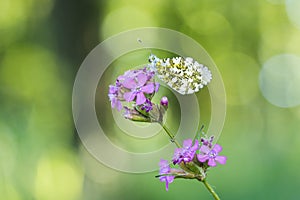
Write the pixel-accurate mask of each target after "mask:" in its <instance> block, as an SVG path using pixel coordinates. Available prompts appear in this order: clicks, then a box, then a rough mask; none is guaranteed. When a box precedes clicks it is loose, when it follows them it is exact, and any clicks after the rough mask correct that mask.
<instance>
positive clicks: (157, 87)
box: [155, 83, 160, 92]
mask: <svg viewBox="0 0 300 200" xmlns="http://www.w3.org/2000/svg"><path fill="white" fill-rule="evenodd" d="M159 86H160V84H159V83H155V92H157V91H158V89H159Z"/></svg>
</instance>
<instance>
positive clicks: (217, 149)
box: [213, 144, 222, 153]
mask: <svg viewBox="0 0 300 200" xmlns="http://www.w3.org/2000/svg"><path fill="white" fill-rule="evenodd" d="M213 150H214V151H215V152H216V153H220V152H221V151H222V147H221V145H219V144H216V145H215V146H214V148H213Z"/></svg>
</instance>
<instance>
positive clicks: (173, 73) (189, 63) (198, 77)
mask: <svg viewBox="0 0 300 200" xmlns="http://www.w3.org/2000/svg"><path fill="white" fill-rule="evenodd" d="M149 61H150V66H152V69H153V70H154V71H155V72H156V74H157V76H158V78H159V79H160V80H162V81H163V82H165V83H166V84H167V85H168V86H170V87H171V88H172V89H174V90H175V91H177V92H179V93H180V94H183V95H185V94H193V93H195V92H198V91H199V90H201V89H202V88H203V87H204V86H206V85H207V84H208V83H209V82H210V81H211V79H212V74H211V72H210V70H209V69H208V68H207V67H206V66H204V65H203V64H199V63H198V62H197V61H194V59H193V58H190V57H187V58H183V57H174V58H165V59H158V58H157V57H156V56H155V55H153V54H152V55H151V56H150V57H149Z"/></svg>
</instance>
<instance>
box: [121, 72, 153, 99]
mask: <svg viewBox="0 0 300 200" xmlns="http://www.w3.org/2000/svg"><path fill="white" fill-rule="evenodd" d="M147 81H148V76H147V75H146V74H144V73H140V74H138V75H137V76H136V77H134V78H131V77H129V78H126V79H125V80H124V82H123V86H124V87H125V88H127V89H130V91H129V92H126V93H124V99H125V100H126V101H128V102H131V101H133V100H134V99H136V104H137V105H141V104H143V103H145V101H146V97H145V95H144V93H147V94H151V93H153V92H154V89H155V86H154V83H153V82H147Z"/></svg>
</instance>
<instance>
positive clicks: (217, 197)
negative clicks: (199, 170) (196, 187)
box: [202, 179, 220, 200]
mask: <svg viewBox="0 0 300 200" xmlns="http://www.w3.org/2000/svg"><path fill="white" fill-rule="evenodd" d="M202 182H203V184H204V185H205V187H206V188H207V189H208V191H209V192H210V193H211V195H212V196H213V197H214V199H215V200H220V197H219V196H218V195H217V193H216V192H215V191H214V189H213V188H212V187H211V185H209V183H208V182H206V179H204V180H203V181H202Z"/></svg>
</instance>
